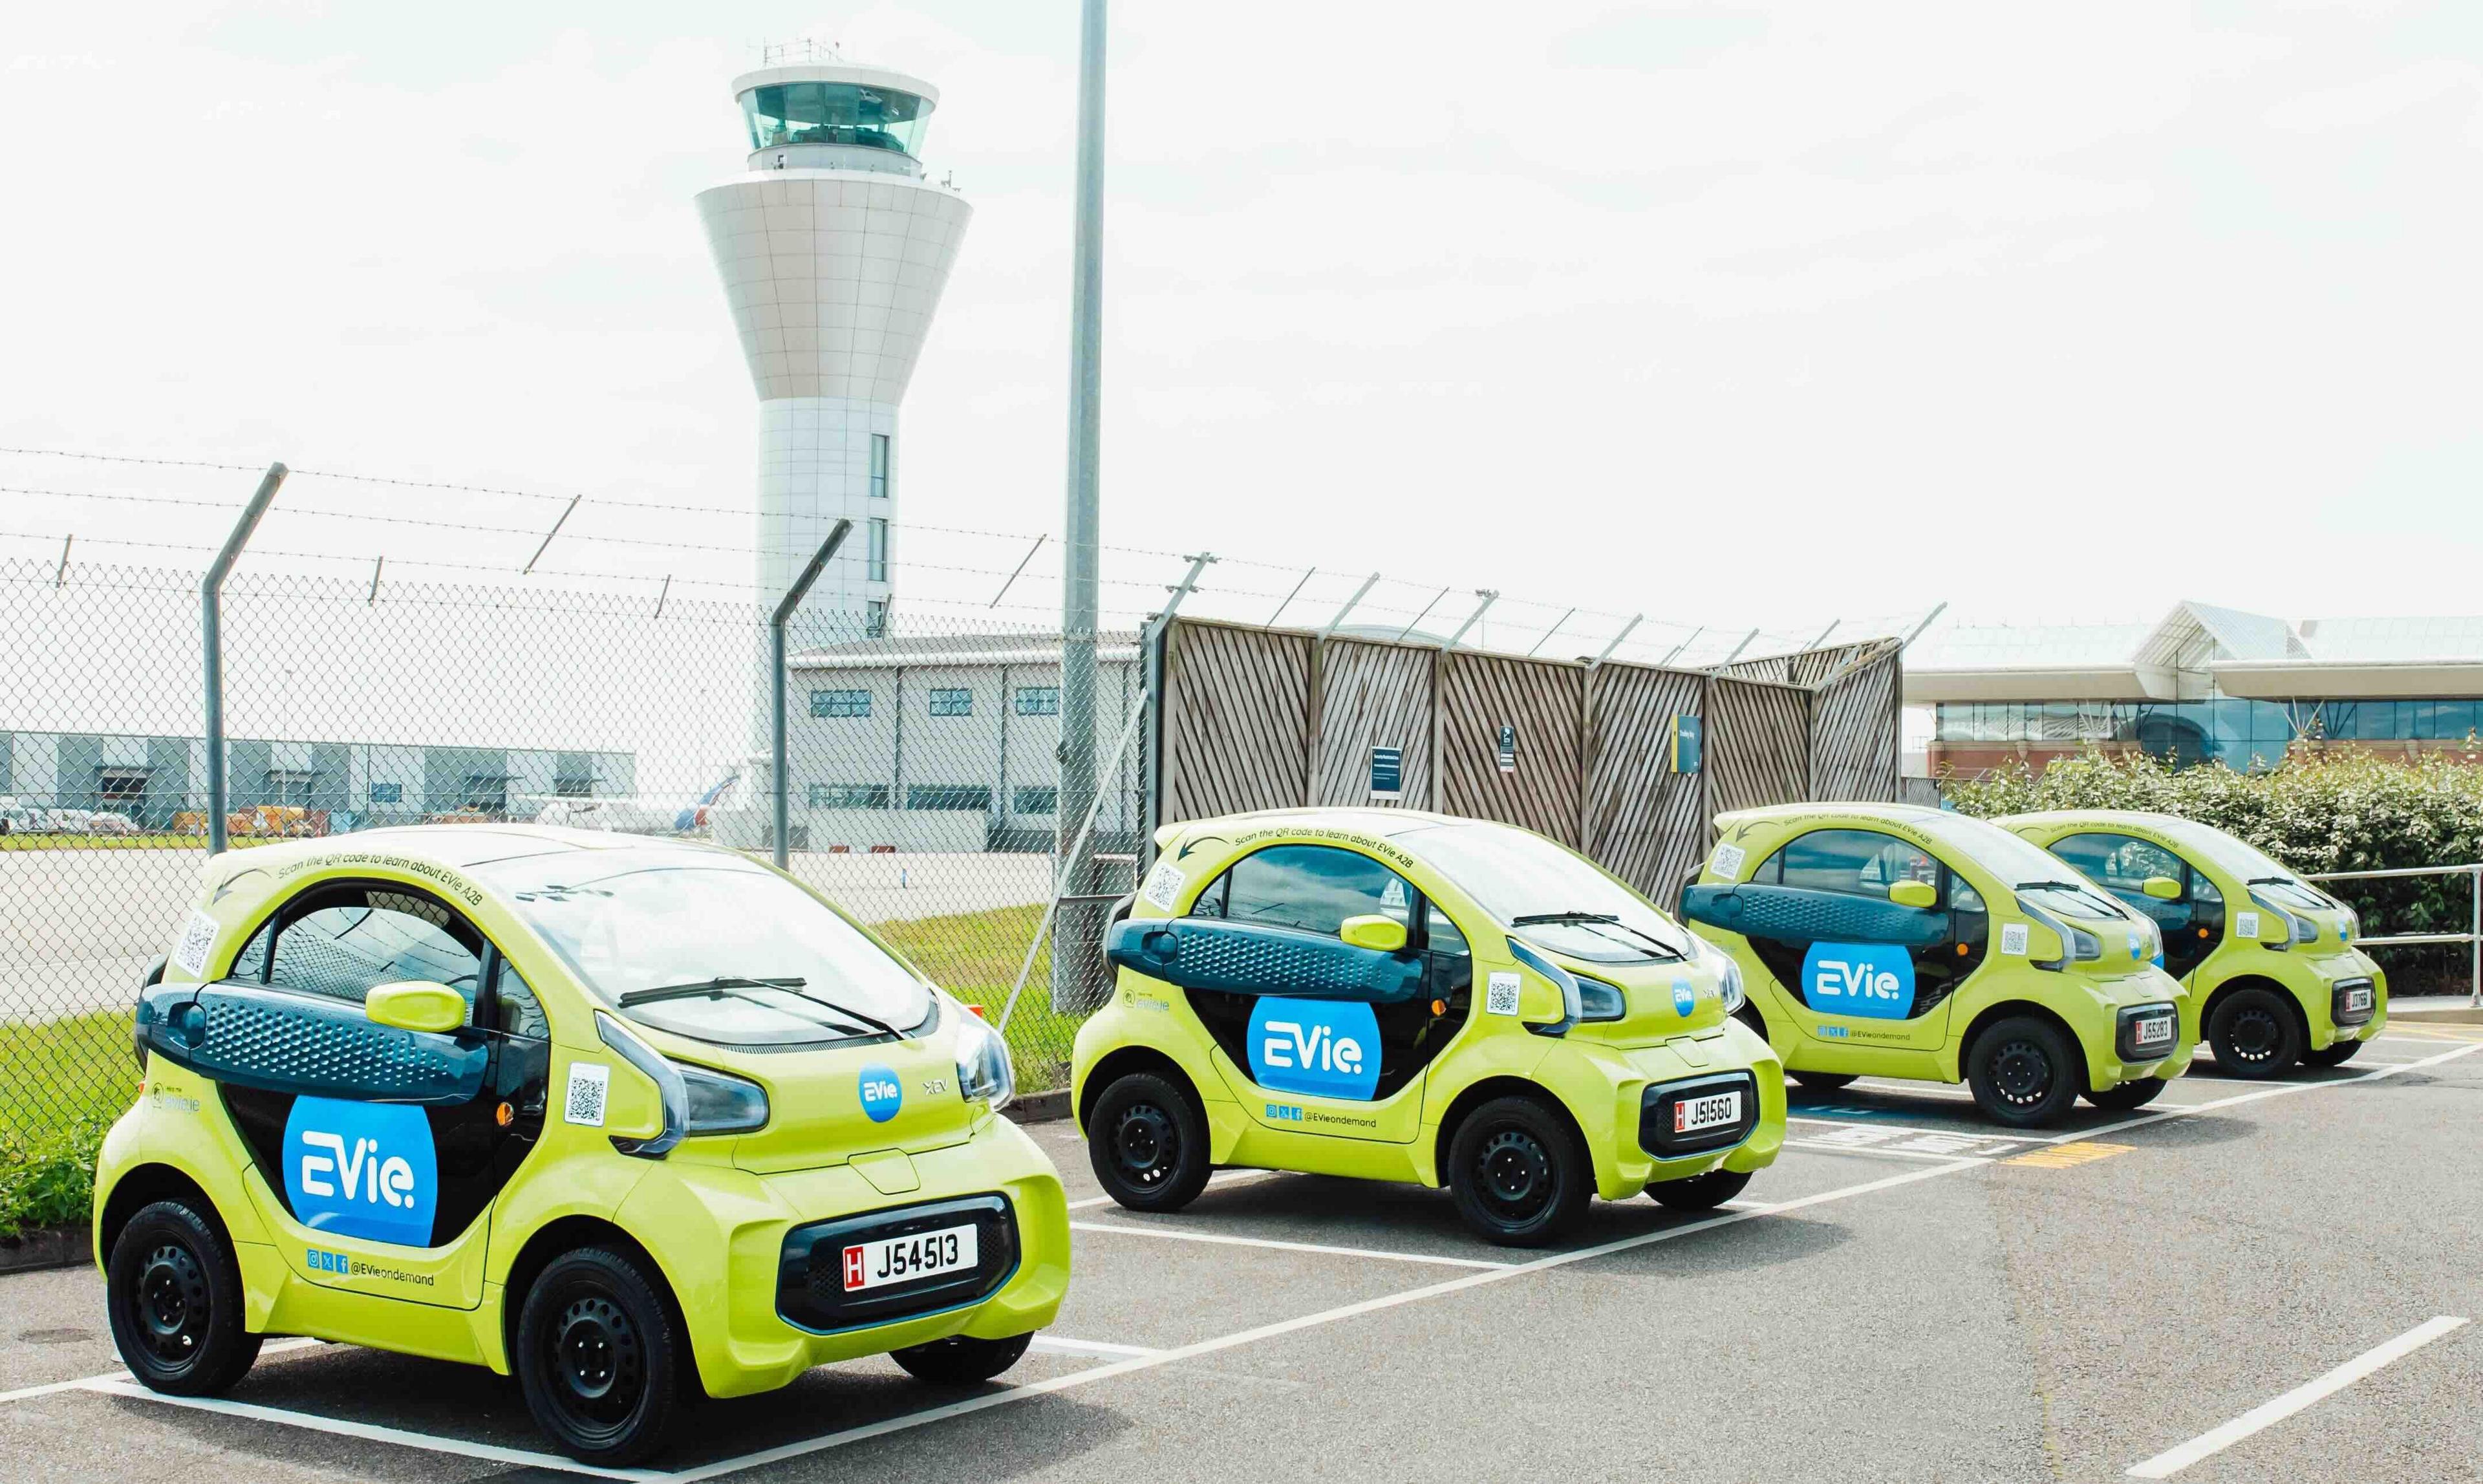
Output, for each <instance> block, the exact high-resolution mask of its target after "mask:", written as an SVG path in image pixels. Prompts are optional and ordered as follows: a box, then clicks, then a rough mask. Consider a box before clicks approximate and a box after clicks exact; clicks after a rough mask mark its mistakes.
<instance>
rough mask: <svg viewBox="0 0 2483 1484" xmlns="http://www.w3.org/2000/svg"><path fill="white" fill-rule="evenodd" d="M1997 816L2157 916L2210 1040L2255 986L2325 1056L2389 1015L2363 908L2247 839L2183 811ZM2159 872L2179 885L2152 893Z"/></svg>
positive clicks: (2195, 1024)
mask: <svg viewBox="0 0 2483 1484" xmlns="http://www.w3.org/2000/svg"><path fill="white" fill-rule="evenodd" d="M1994 823H1996V824H1998V825H2000V826H2001V827H2003V828H2004V829H2008V830H2011V831H2014V832H2015V833H2016V834H2017V835H2022V836H2023V837H2025V838H2026V839H2029V840H2031V841H2033V842H2034V843H2036V844H2038V845H2041V846H2042V847H2043V848H2044V849H2045V850H2048V851H2050V852H2052V853H2053V854H2054V855H2056V856H2059V857H2061V858H2062V859H2063V860H2064V861H2069V863H2070V864H2072V865H2075V866H2077V867H2078V868H2079V869H2080V870H2081V871H2083V872H2084V873H2085V874H2086V875H2087V876H2089V877H2090V878H2092V879H2093V880H2095V881H2096V883H2098V884H2099V885H2101V886H2102V887H2103V888H2105V889H2106V890H2108V891H2110V892H2112V893H2113V894H2114V895H2115V896H2117V897H2119V898H2120V899H2121V900H2122V901H2123V902H2125V903H2127V904H2129V905H2130V906H2131V907H2132V908H2134V909H2136V910H2138V911H2140V912H2142V913H2145V914H2149V915H2151V916H2152V917H2153V918H2154V919H2155V921H2156V922H2157V924H2158V926H2159V927H2160V928H2161V929H2162V930H2163V933H2164V947H2165V961H2166V962H2165V967H2166V968H2167V969H2168V970H2169V971H2171V972H2172V973H2173V974H2175V975H2176V977H2178V978H2180V979H2181V980H2182V982H2183V983H2185V984H2186V985H2188V987H2189V989H2190V999H2189V1002H2188V1013H2189V1029H2190V1032H2191V1035H2192V1039H2194V1040H2201V1039H2204V1037H2205V1031H2204V1029H2203V1027H2204V1026H2205V1025H2206V1024H2207V1023H2208V1022H2210V1021H2211V1020H2214V1019H2215V1017H2216V1015H2217V1012H2218V1011H2219V1009H2220V1008H2222V1006H2223V1004H2224V1002H2225V1001H2226V1000H2227V999H2228V998H2229V997H2230V996H2231V995H2233V994H2237V993H2240V992H2242V991H2245V990H2249V989H2252V988H2263V989H2268V990H2272V991H2274V992H2276V993H2277V994H2280V995H2281V996H2282V998H2283V1002H2284V1003H2285V1004H2286V1005H2288V1006H2290V1007H2291V1011H2292V1014H2293V1016H2294V1020H2295V1028H2296V1031H2297V1033H2298V1034H2299V1035H2300V1036H2301V1038H2302V1040H2301V1047H2302V1049H2303V1050H2304V1051H2306V1052H2308V1053H2309V1054H2311V1055H2312V1056H2313V1057H2314V1058H2322V1057H2323V1053H2324V1059H2328V1060H2334V1061H2341V1060H2343V1059H2344V1056H2345V1055H2350V1054H2351V1051H2350V1049H2346V1048H2348V1047H2352V1046H2353V1045H2354V1044H2357V1043H2361V1042H2367V1041H2368V1040H2370V1039H2371V1038H2372V1037H2374V1036H2377V1035H2378V1034H2379V1033H2380V1032H2381V1030H2383V1029H2384V1028H2385V1027H2386V1026H2387V1025H2388V1022H2389V979H2388V974H2387V972H2386V971H2385V970H2383V969H2382V968H2381V967H2380V966H2379V965H2378V964H2377V963H2375V962H2373V961H2372V959H2371V957H2370V955H2368V954H2366V953H2364V952H2363V950H2361V949H2360V948H2357V947H2355V946H2354V941H2355V940H2356V938H2358V937H2359V936H2360V934H2361V930H2362V924H2361V921H2360V919H2359V918H2358V917H2357V916H2356V915H2355V914H2354V912H2353V909H2351V908H2349V907H2347V906H2345V905H2344V904H2343V903H2341V902H2338V901H2336V899H2335V898H2334V897H2332V896H2330V895H2328V894H2327V893H2326V892H2324V891H2321V890H2319V889H2318V888H2315V887H2313V886H2311V885H2310V884H2309V883H2307V882H2304V881H2302V880H2301V879H2300V878H2298V877H2296V876H2295V875H2294V874H2293V873H2292V872H2290V871H2288V870H2286V869H2285V868H2284V867H2283V865H2281V864H2279V863H2278V862H2276V861H2272V860H2270V859H2269V858H2268V857H2267V856H2266V855H2264V854H2263V853H2261V852H2260V851H2259V850H2257V849H2256V847H2254V846H2252V845H2250V844H2248V843H2247V842H2245V841H2242V840H2240V839H2237V838H2235V837H2234V836H2232V835H2229V834H2227V833H2226V832H2224V831H2222V830H2218V829H2215V828H2213V827H2211V826H2208V825H2203V824H2199V823H2196V822H2195V821H2192V820H2187V819H2183V818H2181V817H2179V816H2178V815H2174V814H2157V813H2147V812H2142V811H2138V810H2129V809H2054V810H2047V811H2044V812H2042V813H2032V814H2013V815H2010V816H2007V817H2005V818H2002V819H1999V820H1995V821H1994ZM2157 876H2164V877H2169V878H2170V879H2171V880H2173V881H2175V882H2176V883H2177V885H2178V887H2179V888H2180V889H2179V894H2178V895H2176V896H2172V897H2169V898H2163V899H2158V898H2153V897H2149V896H2148V895H2147V894H2146V892H2145V890H2144V889H2143V888H2144V887H2145V885H2146V882H2147V880H2148V879H2149V878H2150V877H2157ZM2254 898H2256V899H2257V900H2254ZM2358 991H2359V992H2363V993H2361V994H2358V993H2357V992H2358ZM2340 1052H2341V1053H2342V1054H2339V1053H2340ZM2220 1061H2221V1057H2220ZM2270 1070H2271V1071H2282V1070H2283V1068H2282V1067H2277V1068H2272V1069H2270Z"/></svg>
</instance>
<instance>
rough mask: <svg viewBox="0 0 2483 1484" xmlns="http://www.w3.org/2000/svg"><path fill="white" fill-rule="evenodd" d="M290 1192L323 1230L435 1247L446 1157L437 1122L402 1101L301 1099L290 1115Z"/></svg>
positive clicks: (301, 1216)
mask: <svg viewBox="0 0 2483 1484" xmlns="http://www.w3.org/2000/svg"><path fill="white" fill-rule="evenodd" d="M284 1196H285V1199H286V1201H288V1202H289V1203H291V1205H292V1206H293V1217H294V1219H295V1220H296V1221H299V1222H301V1223H302V1224H303V1225H304V1226H306V1227H308V1228H310V1229H311V1230H313V1231H316V1232H330V1233H333V1234H334V1235H337V1236H359V1237H362V1238H364V1239H366V1240H369V1241H374V1242H395V1243H397V1244H399V1245H401V1246H406V1247H428V1246H430V1245H431V1218H432V1213H433V1212H434V1211H435V1210H436V1209H437V1208H438V1206H439V1204H440V1161H439V1156H438V1154H437V1153H436V1152H435V1151H434V1150H433V1148H432V1143H431V1120H429V1119H428V1118H425V1117H424V1116H423V1112H422V1110H421V1109H420V1108H416V1107H410V1106H408V1105H406V1104H404V1103H401V1102H348V1101H345V1100H342V1099H337V1098H296V1099H294V1100H293V1112H292V1113H291V1114H290V1115H289V1116H288V1117H286V1119H285V1120H284Z"/></svg>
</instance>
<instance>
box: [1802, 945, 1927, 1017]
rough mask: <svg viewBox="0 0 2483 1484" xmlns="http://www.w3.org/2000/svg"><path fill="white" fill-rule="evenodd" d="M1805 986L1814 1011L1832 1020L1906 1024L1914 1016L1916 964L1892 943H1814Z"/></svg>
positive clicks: (1804, 958)
mask: <svg viewBox="0 0 2483 1484" xmlns="http://www.w3.org/2000/svg"><path fill="white" fill-rule="evenodd" d="M1802 989H1803V991H1804V993H1805V994H1807V996H1808V997H1809V1000H1810V1008H1812V1009H1813V1010H1817V1011H1821V1012H1823V1013H1825V1014H1828V1015H1851V1016H1859V1017H1861V1018H1863V1019H1865V1020H1905V1019H1906V1018H1907V1017H1908V1016H1909V1015H1911V1014H1913V1009H1914V961H1913V959H1912V957H1911V956H1909V954H1908V953H1907V952H1906V950H1905V949H1903V948H1899V947H1895V946H1893V945H1891V944H1888V943H1812V944H1811V945H1810V951H1809V952H1808V953H1806V954H1803V955H1802Z"/></svg>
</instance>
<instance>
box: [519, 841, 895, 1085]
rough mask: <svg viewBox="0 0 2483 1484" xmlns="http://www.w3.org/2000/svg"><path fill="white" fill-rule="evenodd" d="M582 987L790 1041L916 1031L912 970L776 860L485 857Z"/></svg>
mask: <svg viewBox="0 0 2483 1484" xmlns="http://www.w3.org/2000/svg"><path fill="white" fill-rule="evenodd" d="M475 874H476V875H479V876H481V877H483V878H484V879H485V880H487V881H489V882H490V883H491V884H492V885H494V886H495V887H497V888H500V889H501V890H502V891H504V892H506V893H507V894H508V896H509V898H510V900H511V901H512V902H514V903H515V904H516V906H517V909H518V913H519V914H520V915H521V916H522V917H524V918H525V920H526V924H527V926H529V927H531V928H533V929H534V930H535V931H536V932H537V933H538V934H540V935H542V937H543V939H544V941H546V942H547V943H549V944H551V946H552V950H553V951H554V952H556V953H558V954H559V955H560V956H561V958H562V959H563V960H564V961H565V962H567V964H568V965H569V967H570V968H571V969H572V970H573V971H574V973H575V974H576V975H577V977H578V979H579V980H580V981H582V982H583V983H584V984H585V985H586V987H587V988H588V989H589V990H591V991H593V992H594V994H596V996H597V997H598V998H600V999H601V1000H602V1001H603V1002H604V1003H605V1004H607V1005H610V1006H611V1007H612V1008H613V1009H615V1010H618V1011H620V1012H621V1013H622V1014H624V1015H626V1016H627V1017H629V1018H630V1019H631V1020H639V1021H642V1022H644V1023H646V1024H648V1025H651V1026H654V1028H656V1029H658V1030H664V1031H670V1032H672V1033H673V1034H675V1035H678V1036H688V1037H690V1038H692V1039H694V1040H699V1041H707V1042H713V1043H715V1044H718V1045H721V1046H734V1047H755V1048H761V1049H764V1048H771V1047H773V1048H784V1047H803V1046H816V1045H819V1044H821V1043H823V1042H831V1041H844V1040H850V1039H853V1038H856V1037H871V1036H881V1035H885V1034H887V1033H888V1032H889V1030H890V1029H891V1028H894V1029H897V1030H911V1029H913V1028H914V1027H916V1026H919V1025H921V1023H922V1021H923V1020H925V1019H927V1018H928V1017H929V1015H930V1014H931V996H930V994H929V992H928V991H927V990H925V989H924V988H923V986H922V983H921V980H919V979H917V978H916V977H915V975H914V972H913V970H911V969H909V968H907V967H905V966H904V965H903V964H901V963H899V962H898V961H897V960H896V959H894V957H892V956H890V954H889V953H888V952H887V951H886V950H884V949H882V948H881V947H879V945H877V944H876V943H873V942H872V941H870V940H869V939H868V938H866V937H864V936H863V934H862V932H861V930H860V929H858V928H856V927H855V926H854V925H853V924H852V923H850V922H847V921H846V920H845V919H844V918H842V917H841V916H839V915H838V914H835V913H834V912H831V911H829V910H828V909H827V908H826V907H824V906H822V905H821V904H820V903H819V901H818V900H817V899H816V898H814V897H813V896H812V895H811V894H810V893H809V892H807V891H804V890H803V889H802V888H799V887H796V886H794V885H793V884H792V883H790V882H788V881H787V880H785V879H784V878H783V877H781V876H778V875H776V874H775V873H773V872H771V871H765V870H761V869H760V868H759V867H758V866H756V865H752V864H750V863H749V862H747V861H740V860H737V859H735V858H734V857H731V856H724V855H714V854H709V853H707V852H704V851H701V852H691V851H662V850H577V851H558V852H554V853H552V854H549V855H539V856H525V857H521V858H520V859H517V860H512V861H497V862H494V863H493V864H490V865H484V866H478V867H476V868H475Z"/></svg>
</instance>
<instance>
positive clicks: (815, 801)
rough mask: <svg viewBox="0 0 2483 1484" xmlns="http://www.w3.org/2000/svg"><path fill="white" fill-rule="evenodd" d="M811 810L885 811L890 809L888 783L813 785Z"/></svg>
mask: <svg viewBox="0 0 2483 1484" xmlns="http://www.w3.org/2000/svg"><path fill="white" fill-rule="evenodd" d="M811 808H814V809H884V808H888V785H887V784H886V783H813V784H812V785H811Z"/></svg>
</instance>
